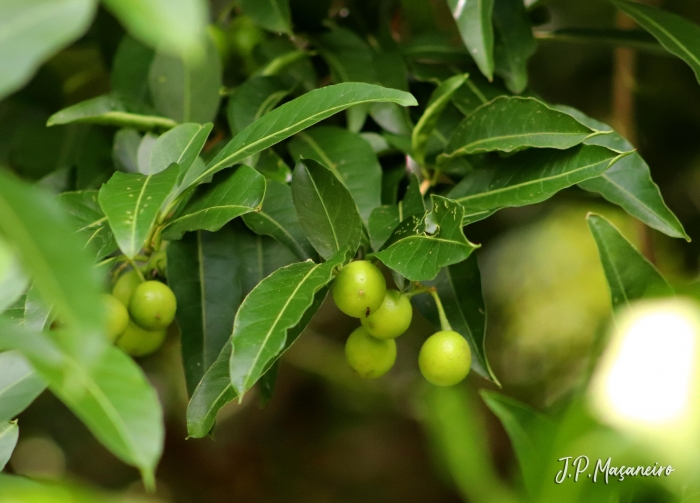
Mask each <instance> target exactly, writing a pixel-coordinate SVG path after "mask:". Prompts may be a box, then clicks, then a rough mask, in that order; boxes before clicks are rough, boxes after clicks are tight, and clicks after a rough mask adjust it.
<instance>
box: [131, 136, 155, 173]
mask: <svg viewBox="0 0 700 503" xmlns="http://www.w3.org/2000/svg"><path fill="white" fill-rule="evenodd" d="M156 141H158V136H157V135H155V134H153V133H150V132H149V133H146V134H145V135H143V137H142V138H141V141H140V142H139V148H138V150H137V151H136V171H137V172H138V173H141V174H142V175H154V174H155V173H151V152H153V147H154V146H155V144H156Z"/></svg>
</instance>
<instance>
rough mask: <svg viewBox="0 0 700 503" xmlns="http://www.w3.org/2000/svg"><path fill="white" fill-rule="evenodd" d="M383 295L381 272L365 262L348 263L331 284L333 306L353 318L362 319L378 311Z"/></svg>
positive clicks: (384, 288)
mask: <svg viewBox="0 0 700 503" xmlns="http://www.w3.org/2000/svg"><path fill="white" fill-rule="evenodd" d="M385 293H386V281H385V280H384V276H383V275H382V272H381V271H380V270H379V269H377V267H376V266H375V265H374V264H372V263H371V262H368V261H367V260H357V261H355V262H350V263H349V264H348V265H346V266H345V267H343V268H342V269H341V270H340V272H339V273H338V276H336V278H335V281H334V283H333V300H334V301H335V305H336V306H338V309H340V310H341V311H342V312H344V313H345V314H347V315H348V316H352V317H354V318H364V317H366V316H369V315H370V314H372V313H373V312H375V311H376V310H377V309H379V306H381V305H382V301H383V300H384V294H385Z"/></svg>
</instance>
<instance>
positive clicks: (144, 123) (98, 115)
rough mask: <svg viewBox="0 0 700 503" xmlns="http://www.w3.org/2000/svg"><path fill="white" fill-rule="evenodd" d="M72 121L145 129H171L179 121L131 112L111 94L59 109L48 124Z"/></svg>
mask: <svg viewBox="0 0 700 503" xmlns="http://www.w3.org/2000/svg"><path fill="white" fill-rule="evenodd" d="M72 123H88V124H102V125H105V126H118V127H126V128H134V129H145V130H149V129H170V128H172V127H175V126H177V122H175V121H173V120H171V119H168V118H167V117H158V116H155V115H139V114H135V113H131V112H129V111H128V110H127V109H126V107H125V106H124V104H123V103H122V102H121V101H120V100H119V99H118V98H116V97H114V96H109V95H105V96H98V97H97V98H92V99H90V100H86V101H82V102H80V103H78V104H76V105H72V106H70V107H68V108H64V109H63V110H59V111H58V112H56V113H55V114H53V115H52V116H51V117H49V120H48V121H47V122H46V125H47V126H58V125H61V124H72Z"/></svg>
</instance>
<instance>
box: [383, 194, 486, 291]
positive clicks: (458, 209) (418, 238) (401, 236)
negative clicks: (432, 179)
mask: <svg viewBox="0 0 700 503" xmlns="http://www.w3.org/2000/svg"><path fill="white" fill-rule="evenodd" d="M430 199H431V201H432V210H431V211H430V212H428V213H425V214H424V215H423V216H422V217H421V216H420V215H413V216H409V217H408V218H406V219H405V220H404V221H403V222H401V224H400V225H399V226H398V227H397V228H396V230H395V231H394V233H393V234H392V235H391V238H389V241H387V243H386V244H385V245H384V248H383V249H382V251H380V252H378V253H376V254H375V256H376V257H377V258H378V259H379V260H381V261H382V262H383V263H384V265H386V266H387V267H389V268H390V269H393V270H394V271H396V272H398V273H400V274H401V275H402V276H404V277H406V278H408V279H409V280H411V281H428V280H431V279H434V278H435V276H437V274H438V272H439V271H440V268H442V267H445V266H448V265H451V264H456V263H458V262H461V261H463V260H466V259H467V257H469V255H470V254H471V252H472V251H474V250H475V249H476V248H478V246H477V245H474V244H472V243H470V242H469V241H468V240H467V238H466V237H465V236H464V233H463V232H462V218H463V217H464V207H462V205H460V204H459V203H457V202H456V201H452V200H450V199H447V198H444V197H441V196H438V195H435V194H433V195H431V196H430Z"/></svg>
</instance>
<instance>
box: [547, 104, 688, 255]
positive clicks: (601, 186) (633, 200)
mask: <svg viewBox="0 0 700 503" xmlns="http://www.w3.org/2000/svg"><path fill="white" fill-rule="evenodd" d="M557 108H558V109H559V110H562V111H564V112H566V113H568V114H571V115H573V116H574V117H576V119H577V120H578V121H579V122H581V123H583V124H586V125H587V126H589V127H591V128H595V129H603V128H608V127H609V126H608V125H607V124H603V123H602V122H598V121H596V120H595V119H592V118H590V117H587V116H586V115H584V114H582V113H581V112H579V111H578V110H575V109H573V108H570V107H565V106H561V105H559V106H558V107H557ZM584 143H586V144H590V145H603V146H604V147H608V148H609V149H612V150H616V151H619V152H629V151H631V150H634V147H633V146H632V144H630V143H629V142H628V141H627V140H625V139H624V138H623V137H622V136H621V135H620V134H619V133H617V132H614V131H613V132H612V133H611V134H608V135H600V136H594V137H592V138H589V139H588V140H586V141H585V142H584ZM579 187H581V188H582V189H585V190H588V191H591V192H597V193H599V194H600V195H602V196H603V197H604V198H605V199H607V200H608V201H610V202H611V203H614V204H617V205H618V206H621V207H622V208H623V209H624V210H625V211H626V212H627V213H629V214H630V215H632V216H633V217H635V218H638V219H639V220H641V221H642V222H644V223H645V224H647V225H648V226H649V227H652V228H654V229H656V230H658V231H661V232H663V233H664V234H667V235H669V236H671V237H674V238H684V239H686V240H688V241H690V237H689V236H688V234H687V233H686V232H685V229H684V228H683V224H681V223H680V221H679V220H678V218H677V217H676V215H674V214H673V212H671V210H670V209H669V208H668V206H666V203H665V202H664V200H663V197H662V196H661V192H660V190H659V186H658V185H656V183H654V181H653V180H652V179H651V172H650V170H649V166H648V165H647V163H646V162H645V161H644V159H642V156H640V155H639V153H638V152H633V153H631V154H630V155H628V156H626V157H623V158H622V159H620V160H619V161H618V162H616V163H615V164H614V165H613V166H612V167H611V168H610V169H608V170H607V171H606V172H605V173H603V174H602V175H600V176H598V177H596V178H591V179H590V180H586V181H585V182H581V183H580V184H579Z"/></svg>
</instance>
